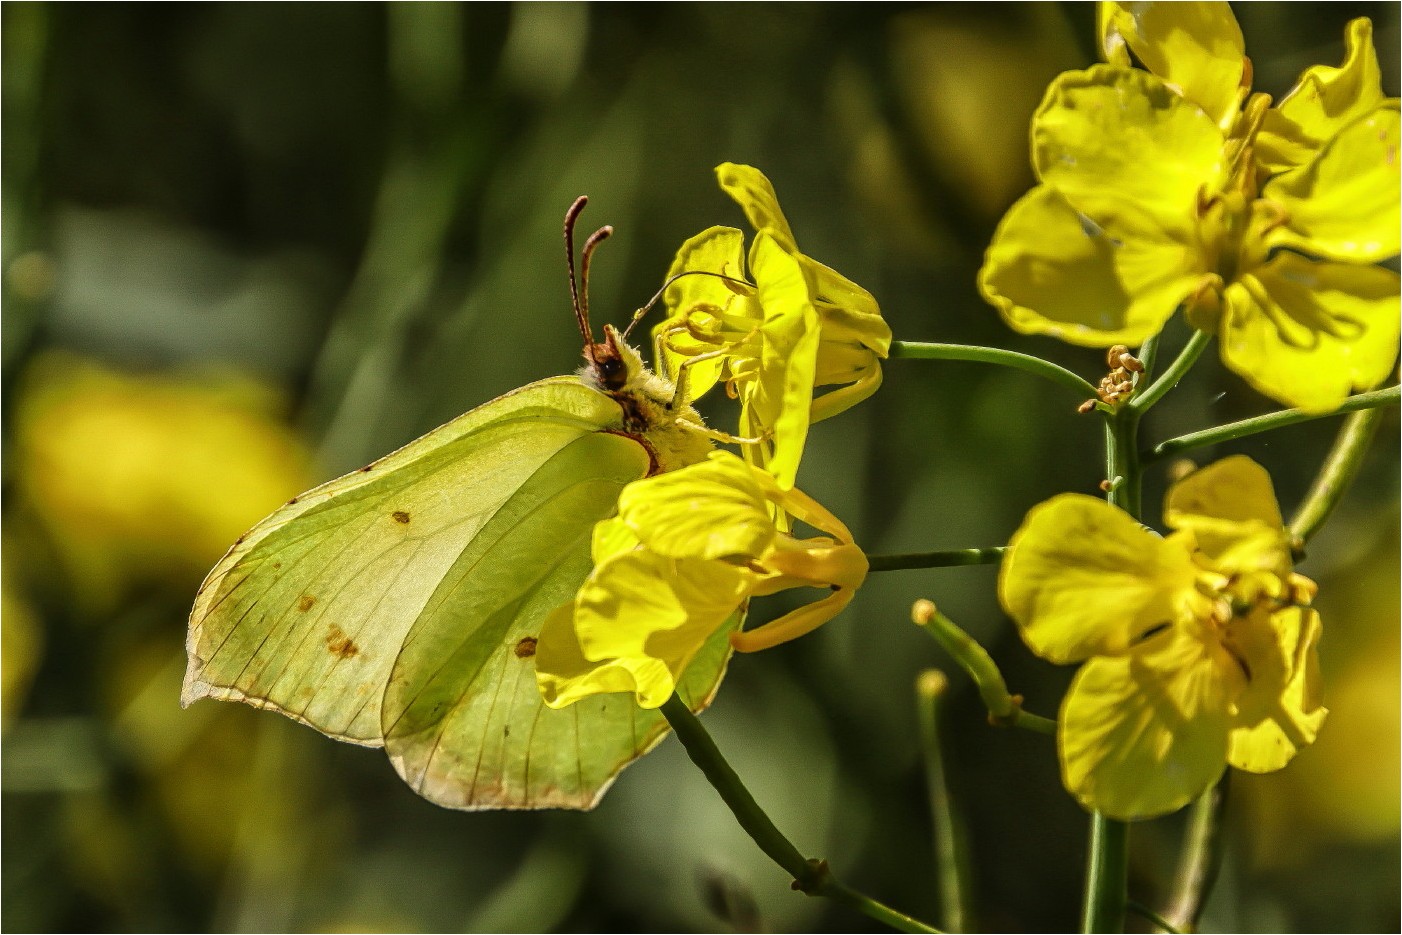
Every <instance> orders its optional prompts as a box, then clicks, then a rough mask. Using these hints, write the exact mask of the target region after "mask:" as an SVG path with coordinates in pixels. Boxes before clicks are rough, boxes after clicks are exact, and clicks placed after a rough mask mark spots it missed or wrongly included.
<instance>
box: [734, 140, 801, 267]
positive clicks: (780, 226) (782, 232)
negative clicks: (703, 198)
mask: <svg viewBox="0 0 1402 935" xmlns="http://www.w3.org/2000/svg"><path fill="white" fill-rule="evenodd" d="M716 178H717V180H719V182H720V187H721V189H722V190H723V191H724V192H725V193H726V194H727V195H729V196H730V197H731V198H733V199H735V203H736V204H738V205H739V206H740V209H741V210H742V211H744V212H745V217H746V218H748V219H749V221H750V225H751V226H752V227H753V228H754V229H755V230H756V231H762V230H767V231H769V233H770V235H771V236H773V237H774V239H775V240H777V241H778V242H779V245H780V246H782V247H783V248H784V250H785V251H786V252H788V253H792V254H797V253H798V245H797V243H795V241H794V237H793V230H792V229H791V228H790V227H789V222H788V219H786V218H785V217H784V212H783V209H781V208H780V207H779V196H778V195H776V194H774V186H773V185H772V184H771V183H770V181H769V179H768V177H766V176H765V174H764V173H763V172H761V171H759V170H758V169H756V168H755V167H754V166H746V165H739V164H737V163H734V162H723V163H721V164H720V165H718V166H716Z"/></svg>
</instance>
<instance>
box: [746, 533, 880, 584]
mask: <svg viewBox="0 0 1402 935" xmlns="http://www.w3.org/2000/svg"><path fill="white" fill-rule="evenodd" d="M763 565H764V568H765V570H767V571H771V572H777V573H778V574H780V575H782V576H783V577H784V579H785V581H786V584H787V586H788V587H794V586H797V585H809V586H812V587H822V588H842V589H849V590H850V589H855V588H859V587H861V585H862V582H863V581H865V580H866V576H867V568H868V565H867V557H866V553H864V552H863V551H862V550H861V549H860V548H858V547H857V546H855V545H852V544H851V543H840V544H834V543H833V542H832V541H831V540H828V539H793V538H791V537H789V536H781V537H779V540H778V541H777V542H776V543H775V548H773V549H771V550H770V551H769V553H768V554H767V555H765V556H764V561H763ZM771 593H772V592H771Z"/></svg>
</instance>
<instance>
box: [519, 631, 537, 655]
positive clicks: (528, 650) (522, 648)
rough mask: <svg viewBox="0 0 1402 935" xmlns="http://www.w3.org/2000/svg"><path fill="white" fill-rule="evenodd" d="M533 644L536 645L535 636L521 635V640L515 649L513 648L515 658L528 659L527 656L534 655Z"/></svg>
mask: <svg viewBox="0 0 1402 935" xmlns="http://www.w3.org/2000/svg"><path fill="white" fill-rule="evenodd" d="M535 646H536V638H535V637H534V636H523V637H522V638H521V641H520V642H519V643H517V644H516V649H515V650H514V651H515V653H516V658H517V659H529V658H531V657H532V656H534V655H535Z"/></svg>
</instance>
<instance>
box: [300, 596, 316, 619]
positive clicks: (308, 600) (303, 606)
mask: <svg viewBox="0 0 1402 935" xmlns="http://www.w3.org/2000/svg"><path fill="white" fill-rule="evenodd" d="M315 603H316V598H315V597H313V596H312V595H310V594H303V595H302V596H301V597H299V598H297V609H298V610H300V611H301V612H302V613H304V614H305V613H306V612H307V611H309V610H311V609H312V605H313V604H315Z"/></svg>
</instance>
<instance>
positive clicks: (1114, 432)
mask: <svg viewBox="0 0 1402 935" xmlns="http://www.w3.org/2000/svg"><path fill="white" fill-rule="evenodd" d="M1196 338H1197V335H1194V340H1196ZM1193 343H1194V341H1193V340H1190V341H1189V342H1188V347H1186V348H1184V349H1183V353H1181V354H1179V355H1178V359H1177V360H1175V361H1174V362H1173V364H1172V365H1171V366H1170V367H1169V368H1168V371H1167V372H1165V373H1164V375H1163V376H1162V377H1160V378H1159V380H1157V381H1155V382H1154V383H1152V384H1150V392H1152V391H1153V390H1154V389H1155V388H1157V387H1160V386H1162V387H1164V389H1162V390H1160V391H1159V393H1158V394H1157V396H1155V397H1153V398H1149V397H1147V396H1146V397H1143V398H1140V397H1136V398H1135V399H1132V400H1131V401H1130V402H1129V403H1128V404H1127V405H1123V406H1120V407H1119V408H1117V409H1116V410H1115V411H1114V413H1112V414H1111V415H1110V417H1109V419H1108V420H1107V421H1106V424H1105V473H1106V476H1107V477H1108V478H1109V480H1110V485H1109V487H1110V489H1109V490H1108V491H1107V492H1106V499H1108V500H1109V501H1110V502H1111V503H1113V504H1114V505H1115V506H1117V507H1119V508H1120V509H1122V510H1124V511H1125V512H1127V513H1129V515H1131V516H1133V517H1134V518H1135V519H1138V518H1139V510H1140V491H1141V486H1142V485H1141V480H1142V475H1141V469H1140V466H1139V445H1138V433H1139V417H1140V415H1141V414H1142V413H1143V412H1144V410H1145V409H1146V408H1147V407H1148V406H1150V405H1153V402H1154V400H1155V399H1157V398H1159V397H1161V396H1162V395H1163V394H1164V393H1166V392H1167V391H1168V388H1170V387H1171V386H1172V384H1173V383H1176V382H1177V381H1178V379H1179V378H1180V377H1182V375H1183V374H1184V373H1186V372H1187V370H1188V367H1189V366H1191V365H1192V361H1193V360H1194V359H1196V358H1197V355H1198V354H1200V353H1202V346H1199V347H1198V348H1197V349H1196V350H1194V349H1193ZM1203 346H1205V342H1204V344H1203ZM1185 361H1186V362H1185ZM1145 399H1147V400H1148V401H1147V402H1144V400H1145ZM1136 403H1144V404H1143V405H1141V406H1136V405H1135V404H1136ZM1128 880H1129V825H1127V824H1126V823H1124V822H1122V821H1115V820H1114V819H1112V818H1107V817H1106V816H1105V815H1102V814H1101V813H1100V812H1093V813H1092V814H1091V817H1090V854H1089V857H1088V858H1087V865H1086V891H1085V899H1084V902H1083V903H1082V909H1081V926H1082V928H1081V931H1083V932H1122V931H1124V917H1125V903H1126V901H1127V900H1128V898H1129V893H1128V886H1129V883H1128Z"/></svg>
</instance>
